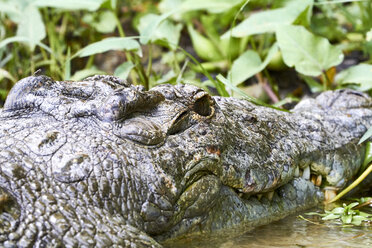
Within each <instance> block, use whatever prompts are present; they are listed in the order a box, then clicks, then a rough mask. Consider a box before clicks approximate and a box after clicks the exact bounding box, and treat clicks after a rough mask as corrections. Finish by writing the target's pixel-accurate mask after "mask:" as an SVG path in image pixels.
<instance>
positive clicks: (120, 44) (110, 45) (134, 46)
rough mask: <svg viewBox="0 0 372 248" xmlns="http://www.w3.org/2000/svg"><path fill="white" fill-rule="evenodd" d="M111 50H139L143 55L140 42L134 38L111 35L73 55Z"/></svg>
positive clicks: (83, 55)
mask: <svg viewBox="0 0 372 248" xmlns="http://www.w3.org/2000/svg"><path fill="white" fill-rule="evenodd" d="M109 50H127V51H133V50H134V51H137V52H138V54H139V55H142V50H141V46H140V44H139V43H138V42H137V41H136V40H135V39H133V38H119V37H111V38H106V39H103V40H101V41H98V42H95V43H92V44H90V45H88V46H86V47H84V48H83V49H81V50H80V51H78V52H77V53H76V54H75V55H74V56H73V57H76V56H79V57H86V56H90V55H94V54H98V53H103V52H107V51H109Z"/></svg>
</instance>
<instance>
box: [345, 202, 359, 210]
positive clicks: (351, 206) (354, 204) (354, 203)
mask: <svg viewBox="0 0 372 248" xmlns="http://www.w3.org/2000/svg"><path fill="white" fill-rule="evenodd" d="M358 205H359V202H352V203H350V204H349V205H347V208H348V209H352V208H353V207H356V206H358Z"/></svg>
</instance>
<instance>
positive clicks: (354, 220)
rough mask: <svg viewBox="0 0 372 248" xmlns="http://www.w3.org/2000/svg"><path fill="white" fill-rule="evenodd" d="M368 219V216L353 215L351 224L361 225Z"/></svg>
mask: <svg viewBox="0 0 372 248" xmlns="http://www.w3.org/2000/svg"><path fill="white" fill-rule="evenodd" d="M367 220H368V218H366V217H363V216H360V215H357V216H353V218H352V221H351V224H353V225H356V226H360V225H361V224H362V221H367Z"/></svg>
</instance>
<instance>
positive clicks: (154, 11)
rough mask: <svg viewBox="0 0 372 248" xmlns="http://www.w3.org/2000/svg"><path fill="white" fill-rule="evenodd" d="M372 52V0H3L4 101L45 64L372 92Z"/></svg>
mask: <svg viewBox="0 0 372 248" xmlns="http://www.w3.org/2000/svg"><path fill="white" fill-rule="evenodd" d="M371 54H372V1H370V0H366V1H363V0H362V1H359V0H354V1H352V0H350V1H343V0H331V1H326V0H301V1H300V0H276V1H273V0H251V1H249V0H248V1H247V0H203V1H200V0H162V1H156V0H153V1H151V0H134V1H133V0H131V1H129V0H124V1H120V0H79V1H76V0H0V99H1V101H2V102H3V101H4V99H5V97H6V95H7V93H8V91H9V90H10V88H11V87H12V85H13V84H14V83H15V82H16V81H18V80H19V79H21V78H23V77H26V76H30V75H32V74H33V73H34V72H35V71H37V70H39V69H41V73H42V74H45V75H48V76H51V77H53V78H54V79H55V80H80V79H83V78H85V77H87V76H90V75H93V74H114V75H116V76H118V77H121V78H123V79H128V80H130V81H132V82H133V83H134V84H142V85H144V86H145V87H146V88H151V87H153V86H155V85H157V84H161V83H171V84H176V83H189V84H194V85H197V86H199V87H202V88H204V89H206V90H208V91H209V92H211V93H212V94H219V95H222V96H235V97H243V98H248V99H249V100H251V101H254V102H256V103H259V104H265V103H269V104H274V105H275V106H277V107H281V106H284V107H287V108H288V107H291V106H293V104H294V103H295V102H296V101H298V100H299V99H300V98H301V97H302V96H303V95H304V94H309V93H316V92H321V91H324V90H328V89H335V88H342V87H350V88H354V89H357V90H361V91H365V92H367V93H369V94H371V89H372V65H371V62H372V59H371ZM252 97H254V98H252Z"/></svg>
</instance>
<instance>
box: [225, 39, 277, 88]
mask: <svg viewBox="0 0 372 248" xmlns="http://www.w3.org/2000/svg"><path fill="white" fill-rule="evenodd" d="M277 51H278V44H277V43H275V44H274V45H273V46H272V47H271V48H270V50H269V53H268V54H267V56H266V58H265V60H264V61H263V62H262V61H261V58H260V56H259V55H258V53H257V52H255V51H253V50H248V51H246V52H245V53H243V54H242V55H240V56H239V57H238V58H237V59H236V60H235V61H234V62H233V64H232V66H231V71H230V73H229V75H228V78H229V79H230V81H231V83H232V84H233V85H239V84H241V83H242V82H244V81H245V80H247V79H248V78H250V77H252V76H253V75H255V74H256V73H258V72H260V71H262V70H263V69H264V68H265V67H266V66H267V64H268V63H269V62H270V60H271V59H272V58H273V56H274V55H275V53H276V52H277Z"/></svg>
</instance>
